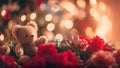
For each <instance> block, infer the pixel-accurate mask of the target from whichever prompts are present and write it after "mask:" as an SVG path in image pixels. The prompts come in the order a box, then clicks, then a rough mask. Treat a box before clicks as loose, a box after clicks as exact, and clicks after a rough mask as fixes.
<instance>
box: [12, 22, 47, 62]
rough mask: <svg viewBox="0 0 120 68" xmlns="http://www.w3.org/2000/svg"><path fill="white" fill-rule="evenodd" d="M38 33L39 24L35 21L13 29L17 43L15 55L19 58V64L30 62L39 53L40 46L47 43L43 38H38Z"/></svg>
mask: <svg viewBox="0 0 120 68" xmlns="http://www.w3.org/2000/svg"><path fill="white" fill-rule="evenodd" d="M37 31H38V28H37V24H36V23H35V22H33V21H30V22H28V23H27V24H26V25H15V26H14V28H13V29H12V35H13V37H14V38H15V39H16V41H17V45H16V47H15V53H16V56H18V57H19V59H18V62H19V63H25V62H27V61H29V60H30V59H31V57H32V56H33V55H34V53H35V52H36V51H37V49H38V46H39V45H40V44H44V43H45V42H46V39H45V38H44V37H43V36H40V37H38V36H37Z"/></svg>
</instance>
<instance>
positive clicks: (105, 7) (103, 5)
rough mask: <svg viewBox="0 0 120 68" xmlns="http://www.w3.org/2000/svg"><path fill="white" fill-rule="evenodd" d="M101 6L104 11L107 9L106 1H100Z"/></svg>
mask: <svg viewBox="0 0 120 68" xmlns="http://www.w3.org/2000/svg"><path fill="white" fill-rule="evenodd" d="M99 8H100V9H101V10H102V11H105V10H107V6H106V5H105V3H103V2H100V3H99Z"/></svg>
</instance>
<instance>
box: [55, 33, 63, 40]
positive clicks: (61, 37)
mask: <svg viewBox="0 0 120 68" xmlns="http://www.w3.org/2000/svg"><path fill="white" fill-rule="evenodd" d="M55 39H57V40H58V41H62V40H63V36H62V34H57V35H56V36H55Z"/></svg>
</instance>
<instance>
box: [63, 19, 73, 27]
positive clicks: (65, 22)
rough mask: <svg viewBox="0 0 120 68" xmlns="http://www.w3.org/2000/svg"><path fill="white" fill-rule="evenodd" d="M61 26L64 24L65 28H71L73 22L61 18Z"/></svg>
mask: <svg viewBox="0 0 120 68" xmlns="http://www.w3.org/2000/svg"><path fill="white" fill-rule="evenodd" d="M61 26H64V27H65V28H67V29H71V28H72V27H73V22H72V21H71V20H63V21H62V22H61Z"/></svg>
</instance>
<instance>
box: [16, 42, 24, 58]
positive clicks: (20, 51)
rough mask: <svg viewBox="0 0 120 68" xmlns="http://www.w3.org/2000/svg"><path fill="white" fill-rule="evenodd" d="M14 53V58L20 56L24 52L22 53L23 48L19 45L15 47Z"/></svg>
mask: <svg viewBox="0 0 120 68" xmlns="http://www.w3.org/2000/svg"><path fill="white" fill-rule="evenodd" d="M15 53H16V56H18V57H19V56H22V55H23V53H24V51H23V48H22V47H21V46H20V44H18V45H16V47H15Z"/></svg>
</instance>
